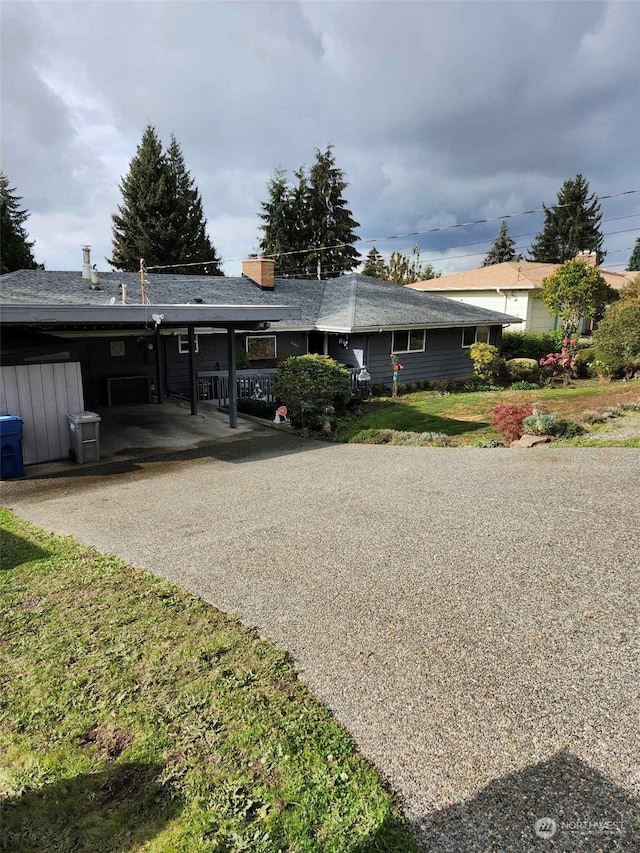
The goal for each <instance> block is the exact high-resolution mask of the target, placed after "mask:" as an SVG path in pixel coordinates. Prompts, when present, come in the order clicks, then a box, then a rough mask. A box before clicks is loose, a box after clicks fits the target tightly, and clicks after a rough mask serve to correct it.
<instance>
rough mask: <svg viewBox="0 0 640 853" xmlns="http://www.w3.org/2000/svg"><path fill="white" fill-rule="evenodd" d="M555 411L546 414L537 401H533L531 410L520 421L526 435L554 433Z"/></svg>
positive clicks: (555, 423) (556, 419) (556, 414)
mask: <svg viewBox="0 0 640 853" xmlns="http://www.w3.org/2000/svg"><path fill="white" fill-rule="evenodd" d="M558 418H559V415H558V413H557V412H553V413H552V414H547V413H546V412H543V411H542V409H541V408H540V407H539V405H538V403H534V406H533V412H532V413H531V414H530V415H529V417H527V418H525V419H524V420H523V421H522V429H523V431H524V432H525V433H526V434H527V435H556V425H557V423H558Z"/></svg>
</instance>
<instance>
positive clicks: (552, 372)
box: [540, 338, 578, 383]
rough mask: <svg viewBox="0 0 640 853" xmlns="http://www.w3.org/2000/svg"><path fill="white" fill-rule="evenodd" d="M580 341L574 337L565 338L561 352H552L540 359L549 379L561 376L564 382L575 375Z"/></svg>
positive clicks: (544, 372)
mask: <svg viewBox="0 0 640 853" xmlns="http://www.w3.org/2000/svg"><path fill="white" fill-rule="evenodd" d="M577 345H578V341H577V340H575V339H573V338H564V340H563V341H562V347H561V349H560V352H550V353H549V354H548V355H545V356H544V357H543V358H541V359H540V367H541V368H542V372H543V374H544V375H545V376H546V377H547V378H548V379H558V378H561V379H563V380H564V382H565V383H566V382H568V381H569V379H570V378H571V377H572V376H574V375H575V371H576V359H575V354H576V347H577Z"/></svg>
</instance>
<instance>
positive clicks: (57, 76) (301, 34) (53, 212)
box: [2, 0, 640, 275]
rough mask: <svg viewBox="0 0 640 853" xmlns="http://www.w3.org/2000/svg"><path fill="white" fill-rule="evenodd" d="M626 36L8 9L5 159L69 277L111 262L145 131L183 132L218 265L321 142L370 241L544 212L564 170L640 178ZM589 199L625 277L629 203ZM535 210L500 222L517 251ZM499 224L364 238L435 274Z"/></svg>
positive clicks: (253, 229) (317, 7)
mask: <svg viewBox="0 0 640 853" xmlns="http://www.w3.org/2000/svg"><path fill="white" fill-rule="evenodd" d="M639 32H640V3H638V2H535V3H529V2H506V3H502V2H500V3H498V2H496V3H494V2H481V1H480V0H478V2H468V3H462V2H443V3H441V2H407V3H403V2H393V3H391V2H375V3H369V2H356V0H354V2H326V0H325V2H313V3H307V2H276V3H271V2H235V3H228V2H190V0H185V2H169V3H167V2H135V3H134V2H115V1H114V0H110V2H36V3H30V2H11V0H4V2H3V3H2V168H3V170H4V171H5V173H6V174H7V175H8V177H9V180H10V182H11V185H12V186H15V187H16V188H17V190H18V194H19V195H21V196H22V197H23V205H24V206H25V207H27V208H28V209H29V210H30V211H31V218H30V219H29V221H28V229H29V232H30V235H31V237H32V238H35V240H36V246H35V254H36V258H37V260H38V261H40V262H44V263H45V264H46V266H47V268H48V269H79V268H80V265H81V252H80V245H81V244H83V243H85V242H87V243H90V244H91V245H92V247H93V258H92V259H93V260H94V261H96V262H97V263H98V266H99V268H101V269H107V268H108V267H107V265H106V262H105V260H104V258H105V256H109V255H110V252H111V214H112V213H113V212H114V211H115V210H116V208H117V205H118V203H119V201H120V192H119V189H118V183H119V180H120V178H121V176H122V175H123V174H125V173H126V171H127V168H128V164H129V161H130V160H131V158H132V156H133V155H134V154H135V150H136V146H137V144H138V142H139V141H140V138H141V135H142V132H143V129H144V127H145V125H146V124H147V123H151V124H153V125H154V126H155V127H156V129H157V131H158V133H159V135H160V137H161V138H162V139H163V141H164V142H167V141H168V139H169V135H170V133H171V132H174V133H175V134H176V136H177V138H178V141H179V142H180V143H181V145H182V148H183V152H184V155H185V160H186V163H187V167H188V168H189V169H190V171H191V173H192V175H193V177H194V179H195V181H196V184H197V186H198V188H199V189H200V192H201V194H202V196H203V201H204V207H205V213H206V216H207V219H208V228H209V233H210V236H211V238H212V241H213V243H214V245H215V246H216V249H217V250H218V252H219V254H221V255H222V257H223V258H224V260H225V272H226V273H227V274H232V275H233V274H237V273H238V271H239V269H240V265H239V263H238V261H237V260H235V259H239V258H242V257H244V256H246V254H247V253H248V252H250V251H252V250H255V249H256V247H257V243H258V219H257V213H258V211H259V207H260V202H261V200H264V199H265V197H266V191H265V187H266V183H267V180H268V178H269V175H270V174H271V173H272V172H273V169H274V167H276V166H278V165H281V166H283V167H284V168H285V169H288V170H290V171H293V170H294V169H296V168H297V167H298V166H300V165H302V164H307V165H308V164H310V163H312V161H313V158H314V152H315V149H316V148H324V147H325V146H326V145H327V144H328V143H333V145H334V146H335V154H336V158H337V162H338V165H339V166H340V167H341V168H342V169H343V170H344V171H345V173H346V178H347V180H348V181H349V188H348V190H347V192H346V196H347V199H348V201H349V205H350V207H351V209H352V211H353V214H354V216H355V218H356V220H357V221H358V222H360V228H359V229H358V234H359V236H360V237H361V238H362V239H363V240H367V239H371V238H375V237H383V236H388V235H394V234H402V233H406V232H410V231H424V230H426V229H429V228H437V227H441V226H448V225H455V224H457V223H464V222H468V221H471V220H475V219H480V218H486V217H494V216H500V215H501V214H505V213H516V212H519V211H524V210H529V209H531V208H538V207H540V205H541V203H542V202H546V203H547V204H550V203H553V201H554V200H555V199H556V196H557V192H558V189H559V188H560V186H561V184H562V182H563V181H564V180H566V179H567V178H572V177H574V176H575V175H576V173H578V172H581V173H582V174H584V175H585V177H586V178H587V180H588V181H589V182H590V185H591V189H592V190H594V191H595V192H596V193H597V194H598V195H609V194H614V193H621V192H624V191H627V190H632V189H640V165H639V158H638V154H639V151H640V50H639V49H638V33H639ZM602 209H603V219H604V220H610V221H605V222H604V223H603V230H604V231H605V233H611V232H625V233H617V234H611V236H608V237H606V238H605V248H606V249H607V250H608V256H607V258H606V261H605V264H604V265H605V266H607V267H610V268H612V269H618V270H621V269H623V268H624V266H626V263H627V260H628V257H629V254H630V247H632V246H633V244H634V241H635V239H636V237H637V236H638V234H640V215H638V214H640V193H638V194H636V195H626V196H621V197H618V198H613V199H609V200H603V201H602ZM634 214H635V215H634ZM622 217H624V218H622ZM541 222H542V218H541V216H539V215H534V216H531V215H529V216H522V217H517V218H514V219H512V220H510V221H509V230H510V232H511V234H512V235H513V236H516V237H517V236H519V235H526V236H523V237H521V238H520V239H518V241H517V242H518V245H519V246H520V245H522V246H526V245H528V243H529V242H530V241H531V239H532V236H533V234H535V232H536V231H538V230H539V228H540V225H541ZM498 225H499V222H495V223H491V224H488V225H476V226H473V227H468V228H456V229H452V230H447V231H443V232H439V233H434V234H427V235H424V236H421V237H417V238H407V239H399V240H390V241H383V240H378V241H376V243H375V245H376V246H377V248H378V249H379V250H380V251H382V252H383V253H384V254H388V253H390V252H391V251H392V250H394V249H401V250H403V251H409V250H410V249H411V246H412V244H413V243H414V242H418V243H419V244H420V246H421V249H422V253H423V257H424V259H433V260H434V265H435V266H436V267H437V268H438V269H441V270H442V271H443V272H444V273H448V272H453V271H458V270H461V269H469V268H472V267H475V266H479V265H480V263H481V261H482V257H483V255H482V254H480V255H476V256H472V257H462V258H460V257H458V256H459V255H465V254H468V253H471V252H474V251H475V252H481V253H484V252H485V251H486V249H487V246H488V242H489V241H490V240H491V238H492V237H493V236H494V235H495V233H496V232H497V230H498ZM629 229H632V230H629ZM532 232H533V234H532ZM476 241H484V242H480V243H479V245H476V246H473V245H471V246H470V245H466V244H470V243H474V242H476ZM358 248H359V249H360V251H362V252H363V254H365V253H366V252H367V251H368V250H369V249H370V248H371V244H364V245H361V246H359V247H358Z"/></svg>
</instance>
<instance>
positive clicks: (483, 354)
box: [469, 343, 502, 383]
mask: <svg viewBox="0 0 640 853" xmlns="http://www.w3.org/2000/svg"><path fill="white" fill-rule="evenodd" d="M469 357H470V358H471V361H472V362H473V375H474V376H475V377H476V379H479V380H480V381H481V382H489V383H490V382H492V381H493V380H495V379H497V378H498V376H499V375H500V372H501V370H502V359H501V358H500V355H499V353H498V350H497V347H494V346H492V345H491V344H485V343H476V344H473V346H472V347H471V349H470V350H469Z"/></svg>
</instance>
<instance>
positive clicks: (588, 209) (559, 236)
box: [530, 174, 606, 264]
mask: <svg viewBox="0 0 640 853" xmlns="http://www.w3.org/2000/svg"><path fill="white" fill-rule="evenodd" d="M601 220H602V212H601V210H600V203H599V202H598V199H597V197H596V195H595V193H591V195H589V182H588V181H587V180H585V178H583V176H582V175H580V174H578V175H576V176H575V178H574V179H573V180H571V179H570V180H568V181H565V182H564V184H563V185H562V187H561V188H560V191H559V192H558V201H557V203H556V204H555V205H553V206H552V207H548V208H547V207H545V217H544V225H543V228H542V231H541V232H540V234H538V236H537V237H536V239H535V240H534V242H533V244H532V245H531V251H530V254H531V260H532V261H537V262H539V263H549V264H562V263H564V262H565V261H567V260H571V259H572V258H575V257H576V255H577V254H578V252H581V251H583V250H588V251H590V252H595V253H596V255H597V258H598V263H599V264H600V263H602V261H603V260H604V256H605V254H606V253H605V252H603V251H602V243H603V239H604V238H603V235H602V231H601V229H600V222H601Z"/></svg>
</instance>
